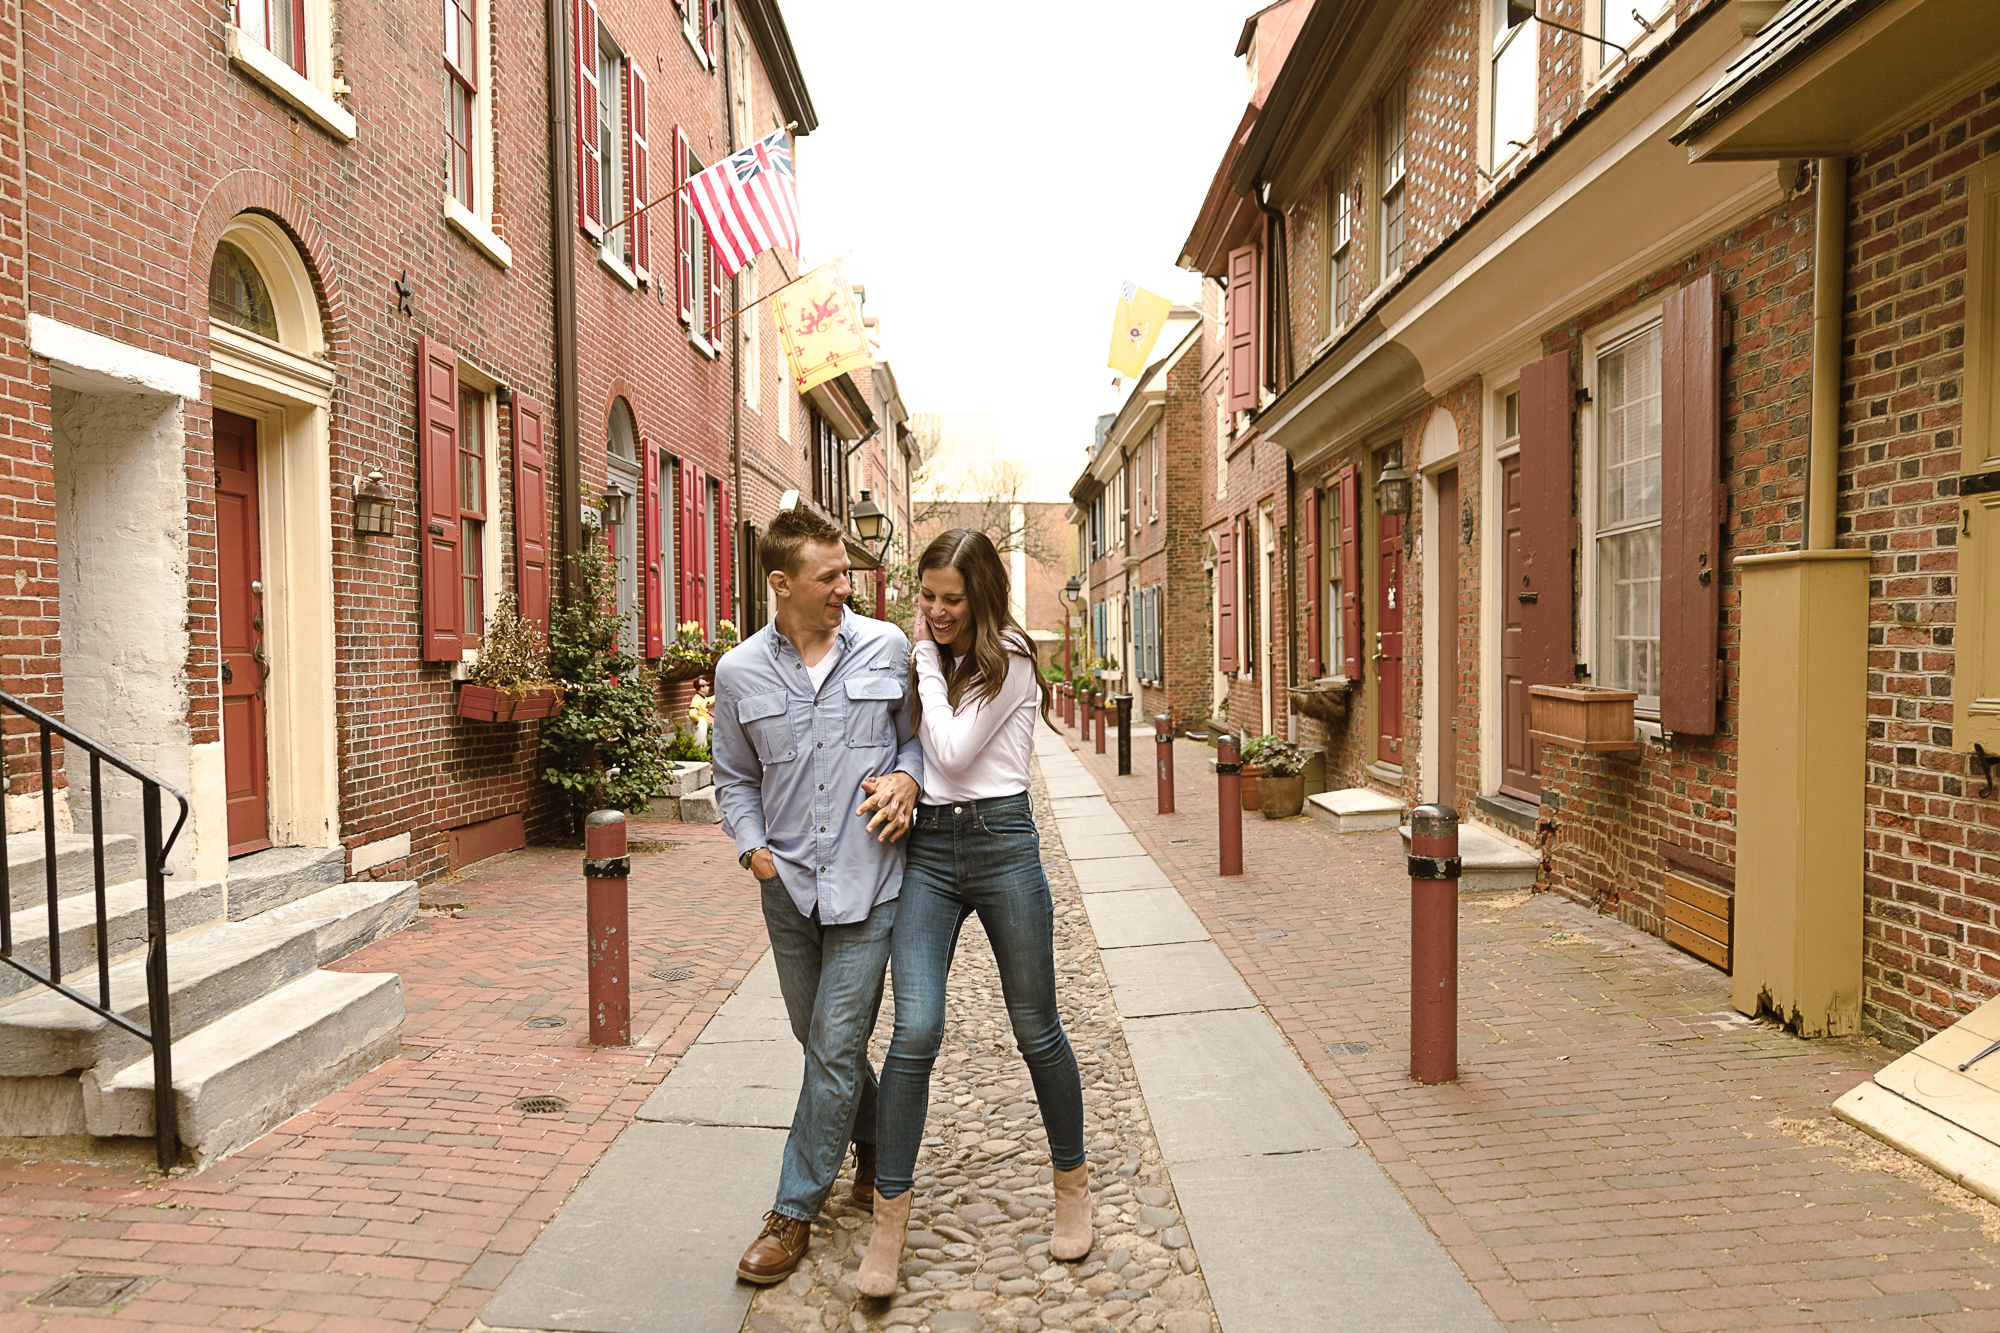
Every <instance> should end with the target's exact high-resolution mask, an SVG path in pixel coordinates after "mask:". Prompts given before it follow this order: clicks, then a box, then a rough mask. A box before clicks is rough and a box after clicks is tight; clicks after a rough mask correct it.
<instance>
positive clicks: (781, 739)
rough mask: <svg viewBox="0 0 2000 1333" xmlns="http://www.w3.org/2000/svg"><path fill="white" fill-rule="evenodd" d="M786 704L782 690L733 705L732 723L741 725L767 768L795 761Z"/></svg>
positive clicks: (796, 755) (795, 742) (789, 718)
mask: <svg viewBox="0 0 2000 1333" xmlns="http://www.w3.org/2000/svg"><path fill="white" fill-rule="evenodd" d="M788 704H789V701H788V700H787V699H786V697H785V692H784V691H783V690H773V691H772V692H771V693H769V694H753V695H750V696H748V697H747V698H745V699H744V700H742V701H741V702H740V703H738V704H737V705H736V720H737V721H738V722H741V723H742V724H743V730H744V732H745V733H746V734H747V735H748V736H749V737H750V744H751V745H752V746H753V747H755V749H756V751H757V757H758V758H759V759H761V760H762V761H763V762H765V763H767V764H782V763H784V762H785V761H786V760H789V759H795V758H797V757H798V752H799V751H798V743H797V741H796V740H795V739H794V738H793V735H792V718H791V713H790V710H789V707H788Z"/></svg>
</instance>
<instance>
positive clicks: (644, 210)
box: [604, 120, 798, 233]
mask: <svg viewBox="0 0 2000 1333" xmlns="http://www.w3.org/2000/svg"><path fill="white" fill-rule="evenodd" d="M797 126H798V122H797V121H796V120H794V121H788V122H786V125H785V133H786V134H790V133H791V132H792V130H793V129H795V128H796V127H797ZM693 183H694V177H692V176H690V177H688V178H687V179H686V180H684V181H682V182H681V183H680V184H679V185H676V186H675V187H674V188H673V189H671V190H669V191H667V193H665V194H663V195H661V196H660V197H659V198H658V199H655V200H654V201H653V202H652V203H650V204H647V205H645V206H644V207H642V208H635V209H633V210H632V211H631V212H630V213H627V214H626V215H625V216H624V217H622V218H619V219H618V220H617V221H616V222H614V223H612V224H611V225H610V226H608V227H606V228H605V229H604V230H605V231H606V232H607V233H609V232H614V231H617V230H618V229H619V228H620V227H622V226H624V225H625V224H626V223H628V222H630V221H631V220H632V219H633V218H636V217H638V216H639V215H640V214H642V213H650V212H651V211H652V210H654V209H655V208H658V207H659V206H660V205H661V204H664V203H666V202H667V200H669V199H672V198H673V197H674V196H675V195H678V194H679V193H680V192H681V191H682V190H685V189H686V188H687V187H688V186H689V185H691V184H693Z"/></svg>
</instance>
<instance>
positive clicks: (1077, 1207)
mask: <svg viewBox="0 0 2000 1333" xmlns="http://www.w3.org/2000/svg"><path fill="white" fill-rule="evenodd" d="M1089 1253H1090V1163H1088V1162H1085V1163H1084V1164H1083V1165H1082V1166H1080V1167H1078V1168H1076V1170H1074V1171H1058V1172H1056V1228H1055V1234H1054V1235H1052V1236H1050V1237H1049V1254H1050V1255H1051V1256H1053V1257H1054V1258H1057V1259H1061V1260H1063V1261H1064V1262H1065V1263H1074V1262H1075V1261H1076V1260H1078V1259H1081V1258H1083V1257H1084V1256H1085V1255H1087V1254H1089Z"/></svg>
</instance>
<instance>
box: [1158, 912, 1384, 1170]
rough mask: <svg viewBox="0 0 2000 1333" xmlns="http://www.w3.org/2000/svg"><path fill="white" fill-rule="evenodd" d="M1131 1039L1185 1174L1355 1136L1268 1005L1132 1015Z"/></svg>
mask: <svg viewBox="0 0 2000 1333" xmlns="http://www.w3.org/2000/svg"><path fill="white" fill-rule="evenodd" d="M1128 896H1129V895H1128ZM1125 1045H1126V1047H1127V1048H1128V1049H1129V1050H1130V1051H1131V1052H1132V1064H1133V1067H1134V1068H1136V1069H1137V1070H1138V1071H1139V1085H1140V1087H1141V1088H1143V1089H1144V1090H1145V1094H1146V1110H1147V1113H1148V1114H1150V1115H1151V1116H1152V1117H1153V1133H1154V1135H1155V1136H1156V1137H1157V1138H1158V1139H1159V1142H1160V1155H1161V1156H1163V1157H1165V1158H1166V1159H1167V1161H1169V1162H1171V1163H1173V1164H1174V1177H1175V1179H1176V1180H1178V1179H1179V1178H1180V1169H1181V1168H1180V1164H1181V1163H1183V1162H1194V1161H1204V1160H1207V1159H1210V1158H1217V1157H1245V1156H1253V1155H1268V1154H1277V1153H1300V1152H1312V1151H1317V1150H1322V1149H1327V1148H1352V1147H1353V1146H1354V1145H1355V1143H1356V1139H1355V1137H1354V1132H1353V1131H1352V1130H1350V1129H1349V1128H1348V1127H1347V1122H1346V1121H1345V1120H1343V1119H1342V1118H1341V1115H1340V1112H1339V1111H1337V1110H1335V1109H1334V1106H1333V1103H1332V1102H1330V1101H1328V1100H1327V1097H1326V1093H1325V1091H1324V1090H1323V1089H1322V1088H1321V1087H1320V1085H1319V1083H1318V1082H1317V1081H1316V1080H1315V1079H1314V1078H1313V1076H1312V1075H1311V1074H1309V1073H1307V1072H1306V1068H1305V1066H1304V1065H1301V1064H1300V1063H1299V1058H1298V1056H1297V1055H1296V1054H1294V1053H1293V1051H1292V1048H1291V1047H1290V1046H1289V1045H1287V1044H1286V1042H1285V1039H1284V1037H1283V1036H1282V1035H1281V1034H1280V1033H1279V1032H1278V1029H1277V1028H1276V1027H1275V1026H1273V1025H1272V1023H1271V1019H1270V1016H1269V1015H1267V1014H1266V1013H1264V1011H1263V1010H1261V1009H1227V1010H1222V1011H1220V1012H1217V1013H1207V1014H1173V1015H1169V1016H1164V1017H1160V1018H1132V1019H1127V1020H1126V1022H1125Z"/></svg>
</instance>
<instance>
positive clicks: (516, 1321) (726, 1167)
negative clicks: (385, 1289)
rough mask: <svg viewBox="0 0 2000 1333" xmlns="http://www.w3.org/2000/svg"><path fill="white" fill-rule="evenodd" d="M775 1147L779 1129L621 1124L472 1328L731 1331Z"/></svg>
mask: <svg viewBox="0 0 2000 1333" xmlns="http://www.w3.org/2000/svg"><path fill="white" fill-rule="evenodd" d="M677 1072H678V1071H677ZM669 1081H671V1079H670V1080H669ZM784 1147H785V1136H784V1134H783V1133H782V1132H778V1131H774V1130H769V1129H740V1128H725V1127H718V1126H711V1125H663V1124H647V1123H643V1122H642V1123H639V1124H635V1125H629V1126H627V1127H626V1129H625V1131H624V1132H623V1133H622V1134H620V1135H619V1136H618V1141H617V1142H616V1143H614V1144H612V1145H611V1148H610V1151H608V1152H606V1153H605V1154H604V1157H603V1159H602V1160H601V1161H599V1162H598V1164H597V1168H596V1169H595V1170H594V1171H592V1172H591V1173H590V1175H589V1176H588V1177H586V1178H585V1180H584V1181H583V1183H582V1184H581V1185H579V1186H577V1189H576V1193H575V1194H573V1195H571V1196H570V1199H569V1202H568V1203H567V1204H565V1205H564V1207H563V1210H562V1212H561V1213H559V1214H557V1215H556V1218H555V1220H554V1221H553V1222H551V1223H549V1225H548V1227H547V1228H546V1229H545V1230H544V1231H543V1232H542V1234H541V1237H540V1238H539V1239H538V1240H537V1241H536V1242H535V1244H534V1247H533V1248H532V1249H530V1250H529V1251H528V1253H527V1256H526V1257H525V1258H524V1259H522V1260H521V1262H520V1263H519V1264H518V1265H517V1266H516V1267H515V1269H514V1271H513V1272H512V1273H510V1274H509V1275H508V1277H507V1280H506V1281H505V1282H503V1283H502V1284H501V1285H500V1290H499V1291H498V1292H497V1293H495V1295H494V1297H493V1299H492V1301H491V1302H489V1303H488V1304H487V1306H486V1309H485V1310H484V1311H483V1312H482V1313H481V1315H480V1319H481V1321H482V1322H483V1323H485V1324H486V1325H487V1326H489V1327H491V1328H498V1329H563V1330H572V1331H574V1333H735V1331H736V1330H737V1329H740V1328H741V1327H742V1326H743V1318H744V1315H745V1314H746V1313H747V1311H748V1310H749V1308H750V1298H751V1297H752V1296H753V1295H755V1290H754V1289H753V1288H752V1287H750V1286H749V1285H748V1284H747V1283H743V1282H738V1281H737V1280H736V1260H737V1259H738V1258H739V1257H740V1256H741V1255H742V1253H743V1246H744V1244H745V1241H746V1239H747V1238H748V1237H750V1236H753V1235H755V1234H756V1230H757V1219H758V1218H760V1217H761V1216H762V1215H763V1213H764V1210H765V1209H767V1208H769V1207H770V1202H771V1188H772V1185H773V1183H774V1182H775V1181H776V1180H777V1175H778V1162H779V1158H780V1156H781V1155H782V1154H783V1152H784ZM664 1218H671V1219H672V1220H673V1222H672V1229H671V1234H670V1235H669V1234H663V1232H662V1229H661V1228H660V1227H659V1226H657V1225H654V1224H653V1223H654V1222H656V1221H657V1220H659V1219H664Z"/></svg>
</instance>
